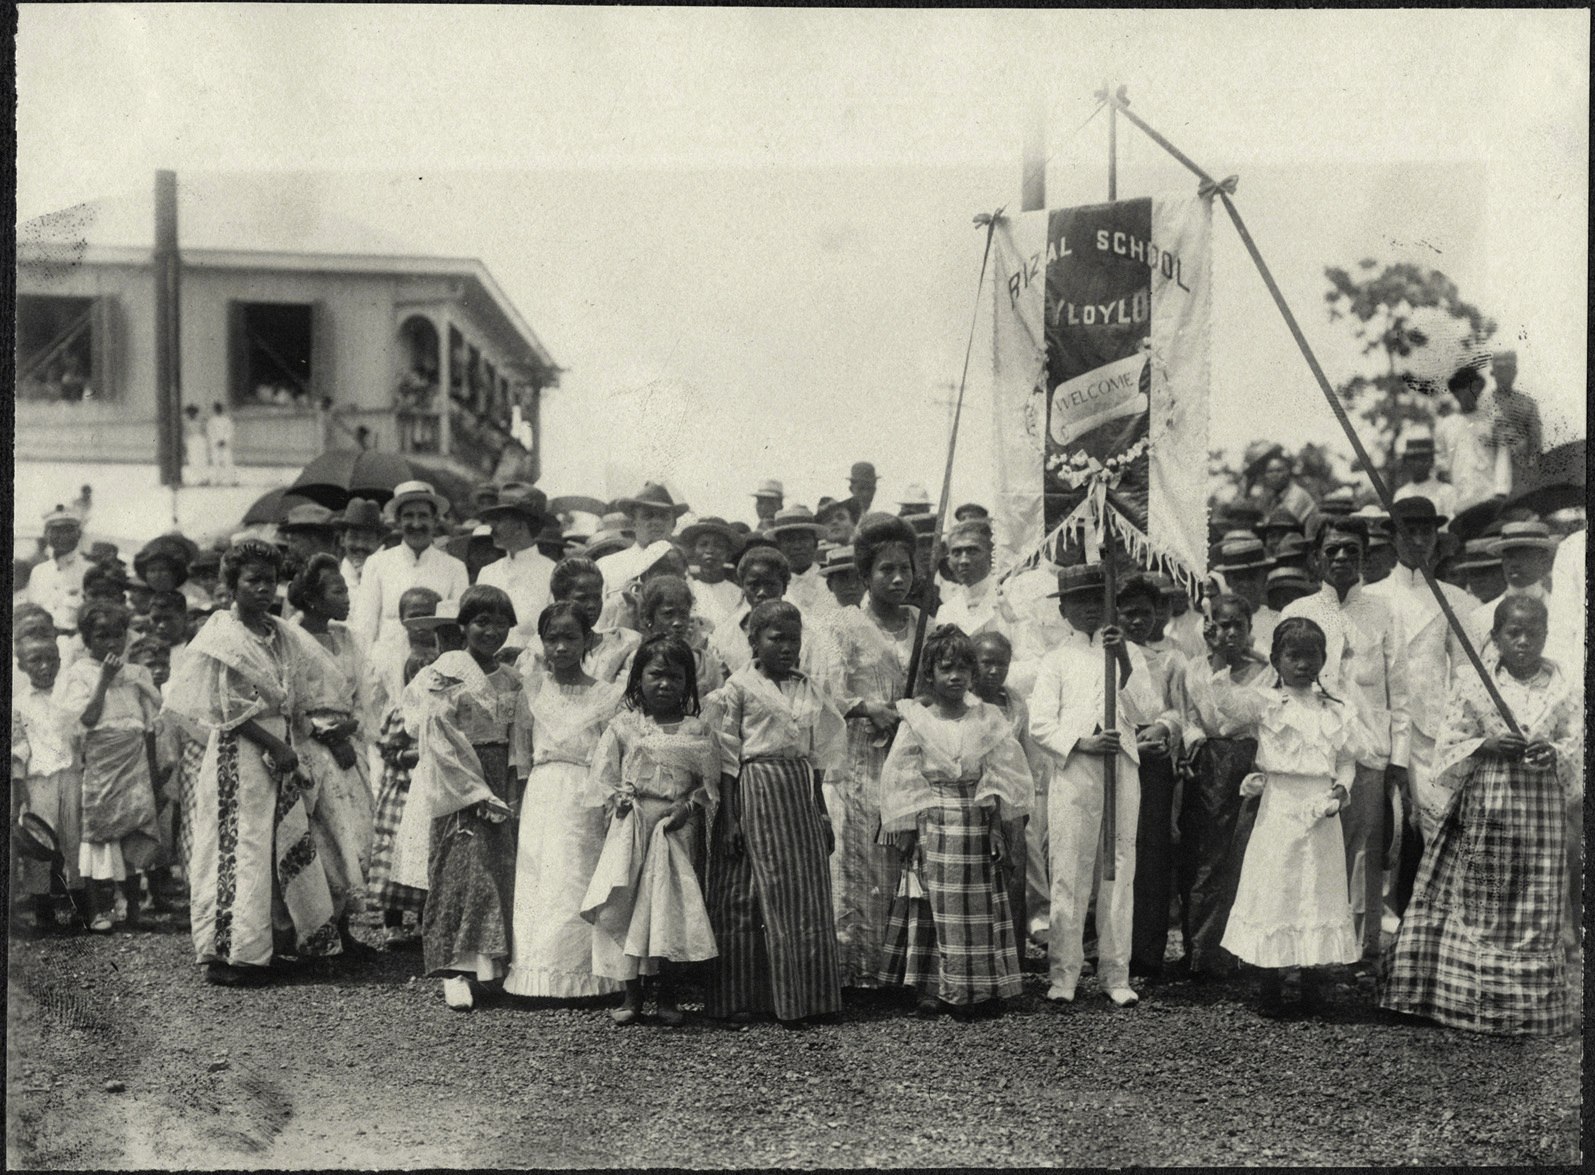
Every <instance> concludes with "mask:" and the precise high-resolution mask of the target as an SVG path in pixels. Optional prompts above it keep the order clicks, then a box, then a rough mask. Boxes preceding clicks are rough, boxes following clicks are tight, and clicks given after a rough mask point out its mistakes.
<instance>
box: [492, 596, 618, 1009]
mask: <svg viewBox="0 0 1595 1175" xmlns="http://www.w3.org/2000/svg"><path fill="white" fill-rule="evenodd" d="M592 631H593V629H592V622H591V620H590V619H589V618H588V616H587V613H586V612H584V611H583V610H582V609H581V608H580V607H578V606H577V605H576V604H574V603H572V602H570V601H568V600H567V601H562V602H559V603H554V604H550V605H549V606H548V607H547V608H544V609H543V613H542V615H541V616H539V617H538V620H537V635H538V638H539V639H540V640H541V642H542V646H543V648H542V652H543V657H542V660H541V662H540V663H539V664H538V667H537V668H535V669H533V670H532V671H531V672H529V673H527V675H526V677H525V678H524V681H525V686H526V697H527V700H528V702H529V704H530V707H531V714H532V770H531V774H530V775H529V776H528V777H527V780H526V791H525V793H524V794H523V796H522V799H521V822H520V824H521V827H520V840H519V849H518V852H517V853H516V859H515V917H514V932H513V933H512V934H511V935H510V941H511V943H512V944H513V947H514V954H513V956H512V957H511V960H510V973H509V978H508V979H506V980H505V981H504V990H505V991H507V992H509V993H511V994H512V995H523V996H545V997H555V998H559V999H573V998H576V997H580V996H594V995H602V994H604V993H606V992H615V991H619V990H620V989H621V987H622V984H621V982H620V981H619V980H617V979H610V978H606V977H605V976H602V975H594V974H593V931H592V927H591V926H589V925H588V924H587V923H586V922H585V921H583V920H582V916H581V905H582V897H583V895H584V894H585V893H586V892H587V883H588V882H589V881H590V880H591V879H592V876H593V870H594V869H595V868H596V867H597V865H598V854H599V853H600V852H601V851H602V850H603V847H604V813H603V811H602V809H599V808H594V807H591V806H589V805H587V804H586V803H584V800H583V791H584V786H585V784H586V781H587V771H588V766H589V764H590V763H591V762H592V757H593V751H594V750H595V749H596V748H597V746H598V740H599V738H600V737H601V736H602V735H603V733H604V730H605V728H606V727H608V725H609V721H610V719H612V718H613V717H614V716H615V714H616V712H617V711H618V710H619V709H620V706H621V695H622V694H623V693H624V692H625V687H624V686H623V685H622V684H621V683H620V682H600V681H597V680H596V679H594V678H593V676H592V675H591V674H590V673H588V672H587V671H586V670H584V669H583V668H582V655H583V653H584V652H585V651H586V649H587V643H588V640H589V638H590V637H591V635H592Z"/></svg>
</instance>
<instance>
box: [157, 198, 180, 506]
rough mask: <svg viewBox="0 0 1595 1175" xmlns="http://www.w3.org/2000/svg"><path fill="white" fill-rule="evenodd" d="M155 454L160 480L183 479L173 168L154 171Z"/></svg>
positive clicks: (177, 481) (170, 483) (168, 482)
mask: <svg viewBox="0 0 1595 1175" xmlns="http://www.w3.org/2000/svg"><path fill="white" fill-rule="evenodd" d="M151 260H152V262H153V266H154V270H155V457H156V463H157V465H158V467H159V471H160V478H161V484H162V485H165V486H172V487H174V488H175V487H177V486H180V485H182V484H183V356H182V345H181V329H180V327H181V320H182V315H181V308H180V306H179V301H180V298H181V295H182V272H183V266H182V259H181V258H180V257H179V256H178V252H177V173H176V172H175V171H157V172H156V173H155V250H154V255H153V257H152V258H151Z"/></svg>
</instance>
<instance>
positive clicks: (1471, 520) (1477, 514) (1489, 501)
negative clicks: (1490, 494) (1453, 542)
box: [1447, 498, 1501, 542]
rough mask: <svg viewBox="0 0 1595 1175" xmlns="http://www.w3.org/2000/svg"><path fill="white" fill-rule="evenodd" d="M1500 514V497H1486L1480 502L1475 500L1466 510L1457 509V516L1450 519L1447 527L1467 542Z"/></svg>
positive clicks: (1476, 536) (1477, 535) (1474, 537)
mask: <svg viewBox="0 0 1595 1175" xmlns="http://www.w3.org/2000/svg"><path fill="white" fill-rule="evenodd" d="M1500 516H1501V502H1500V499H1498V498H1486V499H1484V501H1482V502H1475V503H1474V504H1473V505H1471V506H1469V507H1468V508H1467V509H1466V510H1458V511H1457V516H1456V517H1455V518H1453V519H1452V520H1451V525H1450V526H1449V527H1448V528H1447V529H1449V530H1450V531H1451V533H1452V534H1454V535H1456V536H1457V538H1459V539H1462V540H1463V541H1464V542H1467V541H1470V540H1472V539H1476V538H1478V537H1479V536H1480V535H1482V534H1483V533H1484V528H1485V527H1487V526H1489V525H1490V523H1492V522H1494V521H1495V520H1496V519H1497V518H1499V517H1500Z"/></svg>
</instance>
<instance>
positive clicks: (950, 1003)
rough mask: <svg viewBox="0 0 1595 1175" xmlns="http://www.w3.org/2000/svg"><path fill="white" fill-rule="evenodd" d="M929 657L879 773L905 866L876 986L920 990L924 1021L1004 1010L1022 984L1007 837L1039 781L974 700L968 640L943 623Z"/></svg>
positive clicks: (885, 817)
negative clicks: (979, 1008) (1007, 876)
mask: <svg viewBox="0 0 1595 1175" xmlns="http://www.w3.org/2000/svg"><path fill="white" fill-rule="evenodd" d="M923 656H924V666H925V689H924V690H923V691H922V692H921V695H920V698H919V699H918V700H906V699H905V700H904V701H901V702H899V703H898V704H897V711H898V713H899V714H901V715H902V723H901V725H899V726H898V728H897V737H896V739H895V741H894V742H893V743H892V749H891V752H890V753H889V754H888V755H887V758H886V764H885V766H884V767H883V768H882V769H881V789H880V795H881V832H882V833H883V834H885V835H888V836H891V837H892V839H893V843H894V845H895V847H896V849H897V851H898V853H899V854H900V855H901V856H902V858H903V861H904V865H905V876H904V879H903V886H902V888H900V889H899V890H898V892H897V896H896V898H895V899H894V900H893V902H892V907H891V913H890V915H889V917H888V921H887V927H886V944H885V949H884V951H883V952H882V961H881V971H880V977H881V982H883V983H891V984H902V985H905V986H907V987H911V988H914V989H916V990H917V991H918V993H919V999H918V1012H919V1014H920V1015H921V1016H935V1015H936V1014H937V1012H938V1011H939V1010H940V1009H941V1008H943V1007H948V1008H951V1009H953V1010H955V1011H959V1012H967V1011H969V1010H971V1009H972V1008H973V1007H974V1006H975V1005H978V1004H989V1006H990V1007H991V1008H992V1010H993V1011H1000V1009H1001V1002H1000V1001H1002V1000H1003V999H1007V998H1010V997H1012V996H1016V995H1018V994H1019V991H1020V987H1021V979H1020V974H1019V955H1018V951H1017V948H1016V945H1015V936H1014V929H1013V919H1012V916H1011V915H1010V913H1009V911H1008V893H1007V887H1006V885H1005V884H1004V881H1003V877H1002V867H1003V866H1005V865H1006V864H1007V863H1008V838H1007V836H1006V834H1005V833H1004V831H1003V830H1004V826H1005V824H1012V823H1014V822H1017V821H1018V820H1019V819H1020V818H1021V817H1022V816H1023V815H1024V813H1025V811H1026V810H1027V809H1028V807H1029V802H1030V796H1031V795H1032V794H1033V791H1034V784H1033V782H1032V781H1031V778H1030V768H1029V767H1028V766H1027V765H1026V763H1025V756H1024V751H1023V750H1022V749H1021V748H1020V746H1019V740H1018V739H1016V738H1014V736H1013V730H1012V728H1011V727H1010V726H1009V723H1008V718H1007V716H1006V715H1004V714H1003V712H1002V711H1001V710H999V709H997V708H996V707H995V706H993V705H990V704H989V703H987V702H983V701H981V700H979V699H978V698H976V699H974V700H973V701H970V700H969V698H968V693H969V686H970V684H971V683H972V682H973V681H974V679H975V675H976V672H977V664H976V659H975V646H974V644H973V643H972V642H971V641H970V639H969V638H968V637H967V636H965V635H964V633H963V631H962V630H961V629H959V628H958V627H956V626H955V625H950V624H947V625H943V626H942V627H940V628H938V629H937V630H936V631H935V632H934V633H932V634H931V635H930V637H928V638H927V639H926V641H925V651H924V655H923Z"/></svg>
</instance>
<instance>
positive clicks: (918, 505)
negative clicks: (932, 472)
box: [897, 485, 930, 518]
mask: <svg viewBox="0 0 1595 1175" xmlns="http://www.w3.org/2000/svg"><path fill="white" fill-rule="evenodd" d="M897 504H898V506H900V507H902V508H901V509H900V510H899V511H898V514H899V515H901V516H902V517H904V518H906V517H908V516H909V515H912V514H925V513H928V512H929V510H930V493H929V492H928V491H927V490H926V489H925V487H924V486H922V485H911V486H909V487H908V488H907V489H906V490H904V491H903V496H902V497H901V498H899V499H897Z"/></svg>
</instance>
